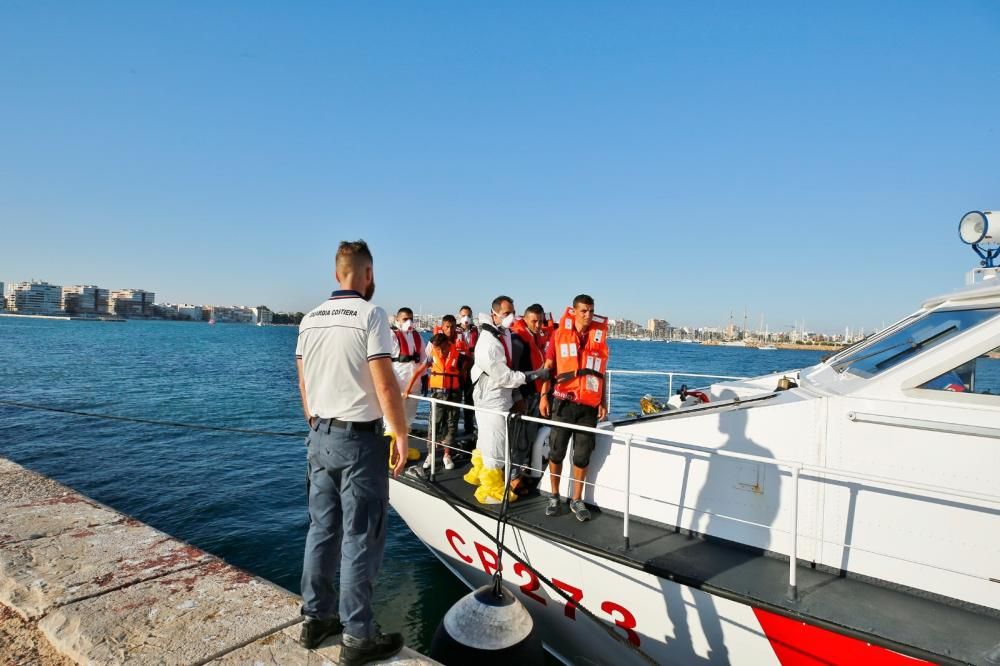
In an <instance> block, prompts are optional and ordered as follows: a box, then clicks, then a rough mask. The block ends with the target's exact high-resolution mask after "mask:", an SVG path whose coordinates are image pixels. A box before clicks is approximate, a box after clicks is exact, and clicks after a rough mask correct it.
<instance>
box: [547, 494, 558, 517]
mask: <svg viewBox="0 0 1000 666" xmlns="http://www.w3.org/2000/svg"><path fill="white" fill-rule="evenodd" d="M545 515H546V516H558V515H559V496H558V495H555V496H553V497H550V498H549V503H548V504H546V505H545Z"/></svg>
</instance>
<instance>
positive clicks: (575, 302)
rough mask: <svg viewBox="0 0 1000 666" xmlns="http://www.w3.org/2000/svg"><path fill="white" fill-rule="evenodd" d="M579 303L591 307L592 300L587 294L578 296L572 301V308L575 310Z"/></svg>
mask: <svg viewBox="0 0 1000 666" xmlns="http://www.w3.org/2000/svg"><path fill="white" fill-rule="evenodd" d="M580 303H583V304H584V305H589V306H591V307H593V305H594V299H593V298H591V297H590V296H588V295H587V294H578V295H577V297H576V298H574V299H573V307H574V308H575V307H576V306H577V305H579V304H580Z"/></svg>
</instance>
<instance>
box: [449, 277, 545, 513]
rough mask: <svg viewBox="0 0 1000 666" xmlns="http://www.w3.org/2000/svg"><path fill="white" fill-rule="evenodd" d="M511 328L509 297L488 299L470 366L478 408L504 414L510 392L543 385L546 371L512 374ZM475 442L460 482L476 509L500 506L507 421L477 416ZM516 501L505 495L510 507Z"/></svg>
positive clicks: (494, 416) (509, 404) (510, 403)
mask: <svg viewBox="0 0 1000 666" xmlns="http://www.w3.org/2000/svg"><path fill="white" fill-rule="evenodd" d="M513 323H514V301H513V300H512V299H511V298H510V297H509V296H497V297H496V298H495V299H493V305H492V313H491V314H490V316H489V317H486V316H485V315H484V316H482V317H481V321H480V326H481V334H480V336H479V341H478V342H477V343H476V351H475V357H474V358H475V364H474V365H473V366H472V382H473V386H474V388H473V390H472V400H473V404H474V405H475V406H476V407H477V408H478V407H485V408H489V409H494V410H497V411H502V412H509V411H510V409H511V407H513V405H514V398H513V393H512V391H513V389H515V388H517V387H518V386H521V385H523V384H525V383H526V382H530V381H535V380H536V379H542V380H544V379H548V377H549V376H550V374H551V373H550V371H549V370H547V369H545V368H544V367H543V368H538V369H537V370H533V371H532V372H517V371H515V370H512V369H511V365H512V363H511V338H510V330H509V328H510V326H511V324H513ZM476 420H477V423H478V425H479V437H478V439H477V440H476V449H475V450H474V451H473V452H472V468H471V469H470V470H469V471H468V472H467V473H466V475H465V477H464V478H465V480H466V481H467V482H468V483H471V484H472V485H474V486H478V488H476V500H477V501H478V502H479V503H480V504H498V503H500V502H502V501H503V497H504V490H505V487H506V486H505V483H504V459H505V455H506V447H507V419H506V418H505V417H504V416H503V415H501V414H492V413H488V412H477V413H476ZM516 499H517V495H515V494H514V493H513V492H511V493H510V494H509V501H511V502H513V501H514V500H516Z"/></svg>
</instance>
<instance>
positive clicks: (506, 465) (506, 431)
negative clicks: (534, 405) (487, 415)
mask: <svg viewBox="0 0 1000 666" xmlns="http://www.w3.org/2000/svg"><path fill="white" fill-rule="evenodd" d="M503 422H504V428H503V487H504V492H506V489H507V486H509V485H510V413H509V412H508V413H507V414H506V415H505V416H504V419H503Z"/></svg>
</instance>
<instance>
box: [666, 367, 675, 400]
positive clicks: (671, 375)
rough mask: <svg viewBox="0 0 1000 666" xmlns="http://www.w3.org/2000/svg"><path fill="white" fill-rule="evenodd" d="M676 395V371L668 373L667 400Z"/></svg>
mask: <svg viewBox="0 0 1000 666" xmlns="http://www.w3.org/2000/svg"><path fill="white" fill-rule="evenodd" d="M673 395H674V373H672V372H671V373H668V374H667V400H670V398H671V397H673Z"/></svg>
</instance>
